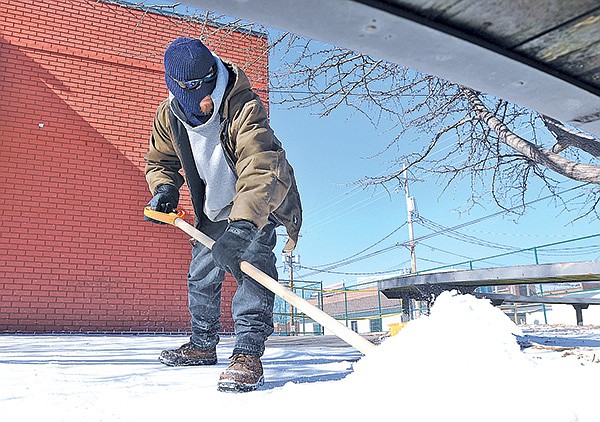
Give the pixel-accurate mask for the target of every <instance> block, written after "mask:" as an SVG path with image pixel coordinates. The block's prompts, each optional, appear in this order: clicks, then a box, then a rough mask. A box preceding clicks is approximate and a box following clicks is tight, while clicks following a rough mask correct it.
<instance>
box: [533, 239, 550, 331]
mask: <svg viewBox="0 0 600 422" xmlns="http://www.w3.org/2000/svg"><path fill="white" fill-rule="evenodd" d="M533 256H534V257H535V265H539V264H540V260H539V259H538V253H537V248H536V247H534V248H533ZM540 296H542V297H543V296H544V287H543V285H542V283H540ZM542 312H543V313H544V324H545V325H548V315H547V314H546V304H545V303H542Z"/></svg>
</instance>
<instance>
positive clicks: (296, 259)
mask: <svg viewBox="0 0 600 422" xmlns="http://www.w3.org/2000/svg"><path fill="white" fill-rule="evenodd" d="M282 258H283V262H284V263H285V264H286V265H287V266H288V268H289V274H290V282H289V284H288V287H289V288H290V290H291V291H292V292H293V291H294V264H297V265H298V264H300V255H294V251H290V252H288V253H285V252H284V253H283V257H282ZM290 335H292V336H294V335H296V325H295V323H294V307H293V306H292V304H290Z"/></svg>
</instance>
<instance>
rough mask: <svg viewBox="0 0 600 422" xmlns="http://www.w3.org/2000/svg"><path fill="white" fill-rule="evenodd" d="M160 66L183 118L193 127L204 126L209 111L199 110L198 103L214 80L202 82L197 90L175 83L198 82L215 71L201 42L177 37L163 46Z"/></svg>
mask: <svg viewBox="0 0 600 422" xmlns="http://www.w3.org/2000/svg"><path fill="white" fill-rule="evenodd" d="M164 65H165V83H166V84H167V87H168V88H169V91H171V93H172V94H173V96H174V97H175V99H176V100H177V102H179V105H180V106H181V109H182V111H183V112H184V114H185V117H186V118H187V119H188V120H189V122H190V123H191V124H192V125H193V126H198V125H200V124H203V123H205V122H206V120H207V119H208V117H209V116H210V112H208V113H205V112H204V111H202V109H201V108H200V103H201V102H202V100H203V99H204V98H205V97H207V96H209V95H210V94H211V93H212V92H213V90H214V89H215V85H216V77H215V78H213V79H212V80H210V81H208V82H202V83H201V84H200V86H199V87H198V88H197V89H189V88H187V87H186V88H183V87H181V86H180V83H179V82H184V83H185V82H188V81H194V80H199V79H202V78H205V77H206V76H207V75H210V74H211V71H214V72H216V62H215V57H214V56H213V54H212V53H211V52H210V50H209V49H208V48H207V47H206V46H205V45H204V44H203V43H202V41H200V40H198V39H195V38H187V37H180V38H177V39H176V40H175V41H173V42H172V43H171V44H170V45H169V46H168V47H167V50H166V51H165V59H164ZM178 81H179V82H178Z"/></svg>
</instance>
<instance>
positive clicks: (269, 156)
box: [229, 95, 293, 229]
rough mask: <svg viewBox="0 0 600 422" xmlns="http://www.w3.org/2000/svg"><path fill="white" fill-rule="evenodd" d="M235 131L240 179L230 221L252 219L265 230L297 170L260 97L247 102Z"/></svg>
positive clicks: (235, 122)
mask: <svg viewBox="0 0 600 422" xmlns="http://www.w3.org/2000/svg"><path fill="white" fill-rule="evenodd" d="M231 128H232V129H231V133H230V136H231V137H232V138H233V139H234V145H235V155H236V164H235V167H236V172H237V175H238V180H237V183H236V195H235V197H234V200H233V207H232V210H231V214H230V216H229V220H230V221H236V220H248V221H251V222H253V223H254V224H256V225H257V226H258V228H259V229H262V228H263V227H264V226H265V225H266V224H267V220H268V218H269V215H270V214H271V213H272V212H273V211H274V210H276V209H277V208H278V207H279V206H280V205H281V204H282V202H283V201H284V199H285V197H286V195H287V193H288V191H289V189H290V186H291V184H292V180H293V170H292V169H291V167H290V164H289V163H288V161H287V159H286V156H285V151H284V150H283V148H282V147H281V143H280V142H279V140H278V139H277V138H276V137H275V134H274V133H273V130H272V129H271V127H270V126H269V122H268V118H267V111H266V109H265V107H264V106H263V105H262V103H261V101H260V99H259V98H258V96H256V95H254V96H253V97H252V98H251V99H250V100H249V101H246V102H245V103H244V105H243V107H242V108H241V109H240V110H239V112H238V113H236V114H235V116H234V121H233V122H232V124H231Z"/></svg>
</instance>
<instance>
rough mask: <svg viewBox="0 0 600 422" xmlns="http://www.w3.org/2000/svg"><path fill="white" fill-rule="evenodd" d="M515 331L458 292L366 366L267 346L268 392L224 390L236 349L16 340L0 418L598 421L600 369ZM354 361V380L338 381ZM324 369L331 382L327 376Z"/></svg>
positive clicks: (0, 370) (5, 372) (1, 369)
mask: <svg viewBox="0 0 600 422" xmlns="http://www.w3.org/2000/svg"><path fill="white" fill-rule="evenodd" d="M515 335H520V331H519V329H518V327H516V326H515V325H514V324H513V323H512V321H511V320H510V319H509V318H508V317H507V316H506V315H504V314H503V313H502V312H501V311H500V310H498V309H497V308H494V307H493V306H492V305H491V304H490V303H489V301H487V300H483V299H476V298H474V297H473V296H470V295H459V294H456V293H454V292H447V293H444V294H442V295H440V296H439V297H438V298H437V300H436V302H435V304H434V305H433V307H432V309H431V314H430V316H427V317H422V318H420V319H418V320H416V321H412V322H410V323H409V324H408V325H407V326H406V327H405V328H404V329H403V330H402V331H400V333H399V334H398V335H396V336H394V337H390V338H388V339H386V340H385V341H384V342H383V344H381V345H380V346H378V347H377V348H376V349H375V350H374V351H373V352H372V353H370V354H369V355H368V356H365V357H363V358H362V359H360V360H359V361H358V362H355V363H352V362H350V361H351V360H352V359H351V357H348V358H344V357H342V355H341V354H342V353H347V356H352V353H354V355H353V356H356V352H355V351H353V349H350V348H329V349H327V348H323V350H320V348H312V350H311V348H306V349H299V350H293V349H288V348H276V347H275V348H274V347H267V353H266V354H265V359H264V360H265V362H268V363H267V365H266V366H265V377H266V379H267V384H266V385H265V386H264V387H263V388H261V389H260V390H258V391H255V392H252V393H245V394H232V393H220V392H218V391H216V381H217V379H218V376H219V373H220V372H221V371H222V370H223V368H224V367H225V365H226V362H227V356H228V355H229V353H230V352H231V349H230V348H228V347H229V346H224V345H221V346H219V349H218V352H219V359H220V362H222V363H220V364H219V365H217V366H213V367H188V368H167V367H164V366H162V365H160V363H158V361H157V360H156V356H157V355H158V353H159V351H160V349H161V348H162V347H165V345H164V341H165V340H164V339H161V340H159V341H157V340H156V338H152V337H149V338H146V339H140V340H136V339H120V338H113V339H112V340H107V341H105V343H100V344H102V346H101V347H98V344H99V343H95V342H94V341H92V340H90V343H89V344H86V341H85V340H81V339H80V338H79V339H78V338H75V339H64V340H63V339H57V340H56V343H55V344H56V345H57V346H50V347H48V346H47V345H46V346H45V347H43V348H42V350H41V352H40V353H38V354H36V353H33V352H32V351H31V350H26V348H27V347H26V346H24V342H23V344H20V343H15V346H14V348H15V350H8V352H5V355H6V356H9V357H10V359H6V358H5V359H6V360H4V361H2V360H1V359H0V378H1V379H2V383H0V414H3V415H12V417H18V418H19V420H25V421H29V420H51V421H144V422H149V421H177V420H198V421H211V420H219V421H226V422H228V421H241V420H244V421H261V422H270V421H273V422H275V421H281V420H285V421H287V422H295V421H303V422H307V421H311V420H314V419H315V418H316V419H317V420H325V419H329V420H336V421H359V420H360V421H365V420H369V421H392V420H396V421H419V422H428V421H431V422H433V421H435V422H439V421H449V422H454V421H456V422H470V421H473V422H474V421H477V422H481V421H486V422H495V421H498V422H500V421H503V422H504V421H511V422H516V421H524V422H530V421H544V422H575V421H577V422H598V421H599V420H600V412H598V410H597V405H596V400H597V392H596V390H595V387H594V386H595V384H596V382H597V380H598V379H600V365H598V364H597V363H589V362H588V363H585V364H584V363H581V362H576V361H573V360H568V359H562V360H561V359H551V360H543V359H537V360H535V359H533V358H532V356H531V355H528V354H527V353H524V352H523V351H521V350H520V347H519V345H518V344H517V342H516V338H515ZM83 338H84V339H85V337H83ZM16 341H17V342H18V341H19V339H18V338H17V339H16ZM33 341H36V342H40V343H42V344H43V342H44V341H47V342H49V339H48V340H45V338H44V337H43V336H42V337H39V338H38V337H34V338H33ZM73 341H75V342H79V344H73V343H72V342H73ZM167 341H173V340H172V339H168V340H167ZM177 341H178V340H177ZM61 342H62V343H61ZM68 342H71V346H69V347H67V346H68ZM126 342H131V343H126ZM135 342H137V343H135ZM144 342H146V343H144ZM161 343H162V344H161ZM60 344H63V345H64V346H65V352H63V353H62V355H61V349H60V347H61V346H60ZM127 345H129V349H127ZM131 345H134V346H133V347H132V346H131ZM149 345H150V347H149ZM53 347H54V348H53ZM31 348H32V347H31V345H30V349H31ZM67 349H68V350H67ZM333 349H337V350H338V351H337V352H336V351H332V350H333ZM5 350H6V349H5ZM0 351H2V347H1V346H0ZM78 351H82V352H78ZM344 351H351V352H352V353H349V354H348V352H344ZM42 353H45V354H54V356H55V357H54V358H52V357H50V356H49V355H47V356H46V357H43V355H42ZM71 353H72V355H71ZM86 353H87V354H86ZM319 353H320V354H319ZM336 353H338V355H337V356H335V354H336ZM350 365H353V366H354V367H353V372H352V373H350V374H349V375H348V376H346V377H345V378H343V379H339V378H341V377H343V375H344V374H345V373H347V372H348V367H349V366H350ZM318 366H320V369H318ZM311 368H312V369H311ZM323 369H325V370H326V372H327V371H329V370H330V371H331V372H329V373H330V374H332V376H330V377H328V376H322V374H323V372H321V373H317V372H318V371H322V370H323ZM312 370H314V371H315V372H314V374H313V375H314V376H312V377H311V374H309V372H311V371H312ZM336 372H337V373H338V374H341V377H340V376H338V377H337V378H335V377H334V376H335V373H336ZM320 379H323V380H324V381H317V382H315V380H320ZM277 380H279V381H277ZM273 381H276V382H273ZM300 381H304V382H300Z"/></svg>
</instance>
